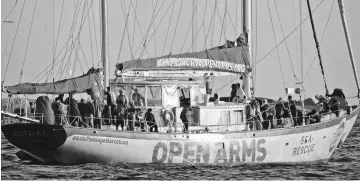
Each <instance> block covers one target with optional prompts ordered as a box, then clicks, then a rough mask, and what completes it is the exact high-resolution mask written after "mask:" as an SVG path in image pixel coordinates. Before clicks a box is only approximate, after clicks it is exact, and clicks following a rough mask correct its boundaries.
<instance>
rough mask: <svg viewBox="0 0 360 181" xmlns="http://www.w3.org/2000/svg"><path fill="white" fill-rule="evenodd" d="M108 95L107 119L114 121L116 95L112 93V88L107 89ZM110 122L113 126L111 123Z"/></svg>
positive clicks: (106, 93)
mask: <svg viewBox="0 0 360 181" xmlns="http://www.w3.org/2000/svg"><path fill="white" fill-rule="evenodd" d="M105 95H106V106H105V111H104V112H105V116H104V117H105V118H108V119H110V120H111V119H114V113H115V95H114V93H113V92H111V90H110V87H107V91H106V92H105ZM110 120H109V121H108V123H109V124H111V121H110Z"/></svg>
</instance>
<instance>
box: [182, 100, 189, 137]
mask: <svg viewBox="0 0 360 181" xmlns="http://www.w3.org/2000/svg"><path fill="white" fill-rule="evenodd" d="M190 114H191V107H190V104H187V105H186V106H185V107H184V108H183V110H182V111H181V113H180V119H181V121H182V122H183V124H184V129H183V132H184V133H186V132H188V131H189V117H190Z"/></svg>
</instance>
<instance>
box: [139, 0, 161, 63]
mask: <svg viewBox="0 0 360 181" xmlns="http://www.w3.org/2000/svg"><path fill="white" fill-rule="evenodd" d="M164 2H165V1H163V2H162V4H161V5H160V8H159V11H158V13H159V12H160V9H161V7H162V6H163V5H164ZM157 4H158V0H157V1H156V4H155V8H154V9H155V10H156V7H157ZM155 10H154V11H153V13H152V15H151V19H150V24H149V27H148V29H147V31H146V33H145V36H144V38H143V39H141V41H140V44H139V46H138V48H137V49H136V51H135V55H136V54H137V52H138V51H139V48H140V47H145V44H146V42H147V37H148V35H149V32H150V28H151V25H152V24H153V21H154V19H155V18H156V17H157V15H158V13H155ZM155 14H156V15H155ZM154 16H155V17H154ZM142 52H143V51H142V50H141V51H140V55H139V57H140V56H141V54H142Z"/></svg>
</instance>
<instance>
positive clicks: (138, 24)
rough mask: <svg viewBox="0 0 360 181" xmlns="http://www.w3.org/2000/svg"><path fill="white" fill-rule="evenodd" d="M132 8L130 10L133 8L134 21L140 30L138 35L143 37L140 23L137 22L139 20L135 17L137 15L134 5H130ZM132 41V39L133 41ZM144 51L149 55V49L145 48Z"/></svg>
mask: <svg viewBox="0 0 360 181" xmlns="http://www.w3.org/2000/svg"><path fill="white" fill-rule="evenodd" d="M131 7H132V8H131V9H132V10H133V13H134V17H135V21H136V24H137V26H138V28H139V30H140V35H141V39H143V38H144V35H143V32H142V29H141V26H140V23H139V20H138V18H137V15H136V9H135V8H134V6H131ZM134 34H135V33H134ZM133 42H134V41H133ZM146 53H147V55H148V56H149V51H148V50H147V49H146Z"/></svg>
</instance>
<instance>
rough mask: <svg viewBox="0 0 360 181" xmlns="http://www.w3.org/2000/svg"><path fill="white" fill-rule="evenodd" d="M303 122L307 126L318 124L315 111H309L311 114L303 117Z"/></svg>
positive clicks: (318, 120)
mask: <svg viewBox="0 0 360 181" xmlns="http://www.w3.org/2000/svg"><path fill="white" fill-rule="evenodd" d="M305 121H306V124H307V125H308V124H313V123H318V122H320V118H319V115H318V114H317V111H316V109H313V110H311V112H309V113H307V114H306V115H305Z"/></svg>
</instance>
